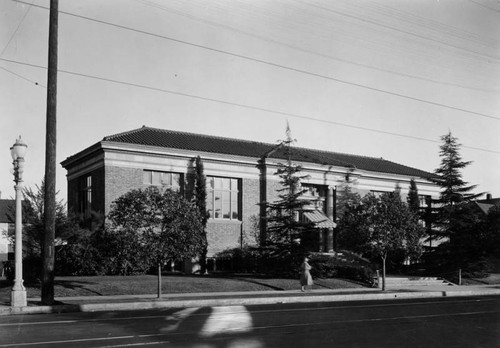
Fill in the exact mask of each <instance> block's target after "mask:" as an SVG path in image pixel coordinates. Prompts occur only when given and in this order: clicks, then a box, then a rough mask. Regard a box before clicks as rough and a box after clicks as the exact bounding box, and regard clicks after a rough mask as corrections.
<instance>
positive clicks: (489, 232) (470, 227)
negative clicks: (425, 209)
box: [434, 203, 500, 276]
mask: <svg viewBox="0 0 500 348" xmlns="http://www.w3.org/2000/svg"><path fill="white" fill-rule="evenodd" d="M448 218H449V220H448V221H449V222H448V229H449V230H451V231H453V238H451V239H449V240H447V241H446V242H444V243H442V244H441V245H439V246H438V248H437V250H435V252H434V259H436V258H438V259H440V260H439V261H438V262H437V263H438V264H440V265H441V267H440V269H439V271H441V272H444V271H447V270H457V269H459V268H460V269H462V270H463V271H464V274H465V273H471V274H475V275H476V276H477V275H478V274H482V273H485V272H488V268H489V263H488V262H487V260H489V259H490V258H491V257H493V256H495V255H499V254H500V206H498V205H497V206H494V207H493V208H491V209H490V210H489V212H488V214H484V213H482V212H479V211H478V208H477V207H476V205H475V203H460V204H457V205H455V206H453V207H452V208H450V211H449V212H448ZM434 261H436V260H434Z"/></svg>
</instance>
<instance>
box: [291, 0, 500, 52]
mask: <svg viewBox="0 0 500 348" xmlns="http://www.w3.org/2000/svg"><path fill="white" fill-rule="evenodd" d="M295 1H296V2H298V3H301V4H303V5H306V6H312V7H315V8H318V9H320V10H322V11H327V12H331V13H336V14H338V15H341V16H346V17H349V18H353V19H356V20H358V21H361V22H365V23H369V24H372V25H376V26H380V27H382V28H386V29H391V30H394V31H397V32H400V33H403V34H406V35H410V36H414V37H417V38H419V39H424V40H427V41H431V42H435V43H438V44H440V45H444V46H448V47H451V48H453V49H456V50H460V51H465V52H468V53H472V54H474V55H478V56H483V57H485V58H489V59H495V60H500V58H499V57H495V56H489V55H486V54H482V53H479V52H476V51H473V50H469V49H467V48H464V47H460V46H455V45H452V44H450V43H447V42H444V41H440V40H437V39H434V38H430V37H426V36H424V35H420V34H417V33H412V32H411V31H407V30H403V29H400V28H396V27H394V26H391V25H387V24H383V23H379V22H376V21H373V20H370V19H366V18H362V17H358V16H355V15H352V14H347V13H342V12H340V11H337V10H333V9H331V8H327V7H324V6H320V5H316V4H308V3H305V2H303V1H300V0H295Z"/></svg>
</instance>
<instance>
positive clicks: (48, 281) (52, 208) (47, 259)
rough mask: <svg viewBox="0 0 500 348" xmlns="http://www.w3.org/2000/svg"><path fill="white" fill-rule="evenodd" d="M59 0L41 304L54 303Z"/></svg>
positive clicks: (50, 80)
mask: <svg viewBox="0 0 500 348" xmlns="http://www.w3.org/2000/svg"><path fill="white" fill-rule="evenodd" d="M58 1H59V0H50V15H49V59H48V73H47V123H46V134H45V192H44V194H45V197H44V225H45V229H44V232H45V233H44V242H43V251H42V257H43V267H42V304H44V305H52V304H53V303H54V260H55V250H54V239H55V228H56V134H57V131H56V110H57V27H58V15H59V4H58Z"/></svg>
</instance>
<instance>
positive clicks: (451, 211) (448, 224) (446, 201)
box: [431, 132, 482, 267]
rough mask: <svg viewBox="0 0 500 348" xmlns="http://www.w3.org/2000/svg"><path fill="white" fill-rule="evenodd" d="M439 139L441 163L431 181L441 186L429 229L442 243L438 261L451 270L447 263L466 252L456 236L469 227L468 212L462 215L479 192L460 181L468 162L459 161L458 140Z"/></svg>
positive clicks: (460, 158) (443, 137) (451, 138)
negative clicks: (432, 225)
mask: <svg viewBox="0 0 500 348" xmlns="http://www.w3.org/2000/svg"><path fill="white" fill-rule="evenodd" d="M441 140H442V142H443V143H442V144H441V146H440V152H439V155H440V157H441V164H440V166H439V167H438V168H437V169H436V170H435V174H436V176H437V177H436V178H435V179H434V180H433V181H434V182H435V183H437V184H438V185H439V186H440V187H441V193H440V197H439V199H438V200H437V202H436V203H437V204H438V206H437V208H436V210H435V214H434V217H433V220H434V222H435V227H436V228H433V229H431V230H432V233H433V234H434V235H436V236H437V237H438V238H441V239H443V240H444V243H442V244H441V245H440V247H439V250H438V253H437V256H438V257H440V258H441V259H442V260H441V261H440V262H442V263H443V264H448V265H449V266H452V267H455V266H454V265H453V264H451V263H450V262H449V261H450V260H451V259H456V258H457V257H458V255H459V254H461V251H460V250H467V246H466V245H460V243H461V241H464V239H463V238H462V237H461V236H460V234H463V233H466V232H465V230H464V229H463V227H464V226H470V221H467V220H468V216H469V213H467V214H465V212H466V211H469V207H468V205H469V202H471V201H472V200H473V199H475V198H477V197H479V196H481V195H482V193H479V194H473V193H471V191H473V190H474V189H475V188H476V185H469V184H468V183H467V182H465V181H464V180H463V179H462V172H461V171H462V170H463V169H464V168H466V167H467V166H468V165H470V164H471V163H472V162H470V161H463V160H462V157H461V155H460V146H461V144H459V143H458V139H457V138H456V137H454V136H452V134H451V132H448V134H446V135H444V136H442V137H441ZM439 255H441V256H439Z"/></svg>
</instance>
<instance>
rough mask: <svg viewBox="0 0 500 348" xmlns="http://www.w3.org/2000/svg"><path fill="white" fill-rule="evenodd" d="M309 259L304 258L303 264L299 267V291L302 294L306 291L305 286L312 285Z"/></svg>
mask: <svg viewBox="0 0 500 348" xmlns="http://www.w3.org/2000/svg"><path fill="white" fill-rule="evenodd" d="M308 261H309V259H308V258H307V257H304V262H302V264H301V265H300V290H301V291H302V292H304V291H306V286H311V285H313V284H314V283H313V280H312V277H311V273H310V272H309V271H310V270H311V266H310V265H309V263H308Z"/></svg>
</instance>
